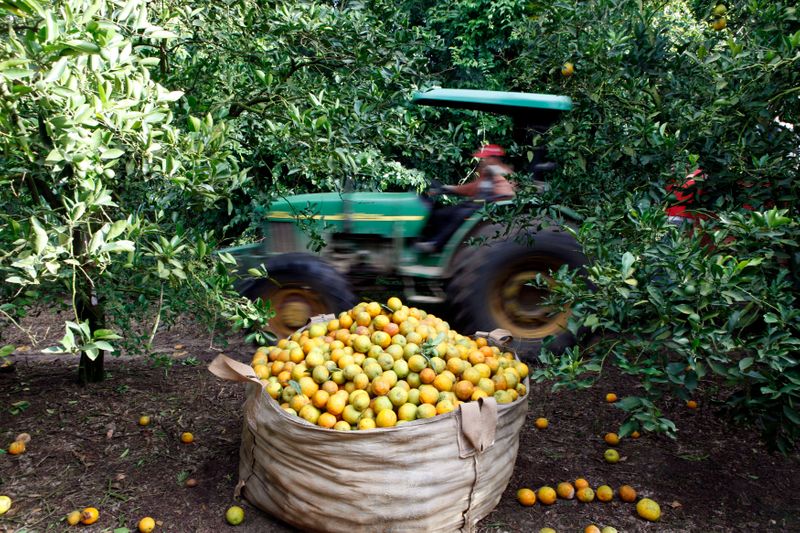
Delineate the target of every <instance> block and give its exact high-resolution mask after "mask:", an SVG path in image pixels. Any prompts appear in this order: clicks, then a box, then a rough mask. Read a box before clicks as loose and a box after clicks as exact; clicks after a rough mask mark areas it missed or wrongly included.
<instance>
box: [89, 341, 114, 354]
mask: <svg viewBox="0 0 800 533" xmlns="http://www.w3.org/2000/svg"><path fill="white" fill-rule="evenodd" d="M94 345H95V346H96V347H97V348H98V349H100V350H103V351H105V352H113V351H114V347H113V346H112V345H111V343H109V342H106V341H95V342H94Z"/></svg>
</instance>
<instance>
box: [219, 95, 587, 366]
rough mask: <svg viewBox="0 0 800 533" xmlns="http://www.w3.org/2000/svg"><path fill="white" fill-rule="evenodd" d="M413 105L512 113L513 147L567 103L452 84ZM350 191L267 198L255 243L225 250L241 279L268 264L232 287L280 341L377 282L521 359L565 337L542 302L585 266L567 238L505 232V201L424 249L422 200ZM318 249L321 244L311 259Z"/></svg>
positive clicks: (546, 231)
mask: <svg viewBox="0 0 800 533" xmlns="http://www.w3.org/2000/svg"><path fill="white" fill-rule="evenodd" d="M413 102H414V103H415V104H418V105H430V106H441V107H450V108H460V109H475V110H481V111H487V112H492V113H499V114H504V115H508V116H510V117H512V119H513V120H514V135H515V137H518V139H515V140H518V142H520V141H522V142H525V140H526V138H527V139H528V141H529V140H530V135H531V133H532V132H539V133H541V132H544V131H545V130H546V129H547V128H548V127H549V126H550V125H552V123H553V122H555V121H556V120H557V119H558V118H559V116H560V115H561V113H563V112H565V111H568V110H569V109H571V107H572V102H571V100H570V99H569V98H567V97H563V96H552V95H540V94H528V93H508V92H494V91H477V90H460V89H432V90H429V91H426V92H421V93H417V94H415V95H414V98H413ZM535 154H536V155H535V157H534V158H533V161H531V162H529V163H528V162H526V163H528V164H527V168H526V169H525V170H524V171H523V172H519V173H518V174H517V175H523V176H526V175H527V176H529V177H530V179H533V180H535V182H536V183H537V184H539V186H544V183H543V181H542V177H543V175H544V173H545V172H547V171H548V170H552V168H553V166H554V165H553V163H549V162H546V161H545V160H544V153H543V150H537V151H536V152H535ZM349 189H350V188H349V187H345V191H344V192H326V193H314V194H299V195H295V196H288V197H284V198H282V199H280V200H278V201H275V202H273V203H272V204H271V205H270V206H269V210H268V212H267V214H266V223H265V225H264V238H263V239H262V240H261V241H259V242H256V243H253V244H249V245H245V246H239V247H236V248H229V249H227V250H224V251H225V252H228V253H230V254H232V255H233V256H234V257H235V258H236V259H237V262H238V264H239V266H240V268H241V271H243V272H244V271H246V270H247V269H249V268H253V267H259V266H260V265H263V266H265V267H266V270H267V272H268V277H265V278H260V279H249V280H246V281H244V282H243V283H242V284H241V286H240V287H239V290H240V292H241V293H242V294H244V295H245V296H247V297H249V298H252V299H256V298H262V299H264V300H267V299H269V300H270V302H271V305H272V309H273V310H274V312H275V316H274V318H273V319H272V320H271V322H270V329H271V330H272V331H273V332H274V333H275V334H276V335H278V336H279V337H285V336H288V335H289V334H291V333H292V332H293V331H295V330H296V329H298V328H299V327H301V326H303V325H304V324H305V323H306V322H307V321H308V319H309V318H310V317H312V316H314V315H317V314H323V313H333V312H336V313H338V312H340V311H342V310H345V309H349V308H350V307H352V306H353V305H355V304H356V303H357V302H358V299H357V297H356V291H357V290H358V291H359V292H362V293H363V292H364V291H365V290H373V291H374V290H375V289H376V288H380V287H383V288H384V289H385V290H389V291H391V292H392V293H393V294H396V295H400V294H402V296H403V299H404V301H405V302H406V303H407V304H408V305H409V306H412V305H413V306H418V307H423V308H425V309H428V310H431V309H439V308H440V307H443V308H444V310H443V312H442V313H440V314H442V315H444V317H445V318H448V319H449V320H451V322H452V325H453V326H454V327H455V328H457V329H458V330H459V331H460V332H462V333H464V334H472V333H473V332H475V331H477V330H484V331H490V330H492V329H495V328H503V329H507V330H509V331H510V332H511V333H512V334H513V336H514V339H515V342H516V343H517V344H516V348H517V350H518V351H519V352H520V353H521V354H524V355H531V354H535V353H538V350H539V348H540V347H541V344H542V342H543V340H544V339H545V338H546V337H550V336H552V337H553V338H552V339H551V340H550V342H551V344H550V349H552V350H554V351H558V350H561V349H563V348H564V347H566V346H568V345H569V344H570V343H571V342H573V340H574V339H573V337H572V336H571V335H570V333H569V332H567V330H566V323H567V319H568V316H569V312H568V311H563V310H562V311H558V310H553V309H551V308H549V307H547V306H545V305H542V302H543V299H544V298H545V297H546V295H547V292H548V289H547V283H548V282H551V281H552V280H551V278H550V276H549V274H550V272H551V271H553V270H557V269H558V268H559V267H561V266H562V265H565V264H566V265H569V267H570V268H581V267H582V266H583V265H584V264H585V262H586V259H585V257H584V256H583V254H582V253H581V250H580V247H579V245H578V244H577V242H576V241H575V240H574V238H573V237H572V236H571V235H570V234H569V233H568V232H565V231H563V230H562V229H560V228H559V227H558V226H557V225H555V224H552V225H549V226H548V225H547V224H543V225H541V224H540V226H539V227H538V228H536V227H535V226H534V227H528V228H527V229H522V230H519V229H518V230H514V231H510V232H509V231H508V230H507V225H504V224H498V223H494V222H492V220H491V219H492V218H495V217H492V216H488V214H489V213H490V212H492V213H494V214H496V213H497V211H498V210H502V209H511V208H513V207H514V205H513V201H504V202H496V203H492V204H487V205H486V208H485V209H478V210H475V211H474V212H473V214H472V215H471V216H470V217H469V218H468V219H466V220H465V221H464V223H463V224H462V225H461V226H460V227H459V228H458V229H457V230H456V231H455V233H453V234H452V235H451V237H450V238H449V241H448V242H447V244H446V245H445V246H444V247H443V249H441V250H440V251H437V252H435V253H434V252H427V253H426V252H422V251H420V250H419V249H418V247H415V246H414V244H415V242H417V241H418V240H419V239H420V236H421V234H422V232H423V228H425V225H426V222H427V220H428V218H429V216H430V213H431V210H432V207H431V202H430V201H426V199H424V198H422V197H420V196H419V195H417V194H416V193H413V192H399V193H392V192H377V193H376V192H353V191H352V190H349ZM539 222H541V220H539ZM314 242H316V243H324V246H322V247H321V248H320V249H319V251H317V252H312V251H310V250H312V249H314V248H316V247H315V246H312V244H313V243H314Z"/></svg>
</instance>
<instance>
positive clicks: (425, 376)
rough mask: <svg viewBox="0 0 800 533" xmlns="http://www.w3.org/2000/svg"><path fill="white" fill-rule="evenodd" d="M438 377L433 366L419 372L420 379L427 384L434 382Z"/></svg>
mask: <svg viewBox="0 0 800 533" xmlns="http://www.w3.org/2000/svg"><path fill="white" fill-rule="evenodd" d="M436 377H437V376H436V372H435V371H434V370H433V369H432V368H423V369H422V370H421V371H420V373H419V380H420V381H421V382H422V383H425V384H429V383H433V382H434V380H435V379H436Z"/></svg>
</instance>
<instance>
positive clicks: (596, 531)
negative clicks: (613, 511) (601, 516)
mask: <svg viewBox="0 0 800 533" xmlns="http://www.w3.org/2000/svg"><path fill="white" fill-rule="evenodd" d="M583 533H600V528H599V527H597V526H596V525H594V524H589V525H588V526H586V527H585V528H583Z"/></svg>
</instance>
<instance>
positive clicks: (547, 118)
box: [411, 89, 572, 129]
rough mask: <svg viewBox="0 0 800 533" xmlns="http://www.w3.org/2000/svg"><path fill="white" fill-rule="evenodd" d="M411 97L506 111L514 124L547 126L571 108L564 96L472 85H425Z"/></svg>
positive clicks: (424, 101) (431, 103)
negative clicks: (437, 87) (471, 87)
mask: <svg viewBox="0 0 800 533" xmlns="http://www.w3.org/2000/svg"><path fill="white" fill-rule="evenodd" d="M411 101H412V102H413V103H414V104H417V105H429V106H435V107H449V108H455V109H473V110H476V111H488V112H490V113H498V114H501V115H509V116H511V117H512V118H513V119H514V122H515V124H516V127H517V128H523V129H524V128H534V129H541V128H548V127H550V125H551V124H552V123H553V122H555V121H557V120H558V119H559V118H560V116H561V113H563V112H565V111H569V110H571V109H572V99H571V98H570V97H568V96H558V95H553V94H536V93H512V92H505V91H480V90H475V89H429V90H427V91H424V92H417V93H414V95H413V97H412V98H411Z"/></svg>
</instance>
